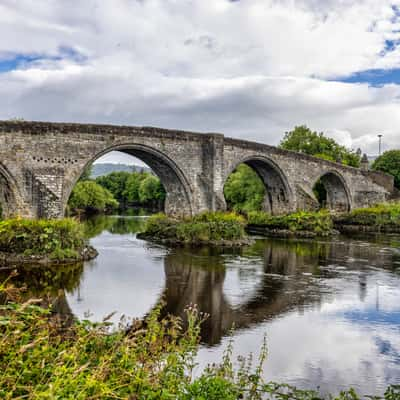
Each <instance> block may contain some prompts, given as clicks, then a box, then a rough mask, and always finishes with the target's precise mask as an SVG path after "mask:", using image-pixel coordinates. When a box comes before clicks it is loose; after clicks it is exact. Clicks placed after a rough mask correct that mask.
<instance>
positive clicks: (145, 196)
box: [139, 174, 165, 204]
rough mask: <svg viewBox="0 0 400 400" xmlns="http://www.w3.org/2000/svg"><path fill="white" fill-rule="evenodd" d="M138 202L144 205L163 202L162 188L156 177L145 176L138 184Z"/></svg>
mask: <svg viewBox="0 0 400 400" xmlns="http://www.w3.org/2000/svg"><path fill="white" fill-rule="evenodd" d="M143 175H144V174H143ZM139 200H140V202H141V203H144V204H146V203H161V202H162V201H164V200H165V190H164V187H163V186H162V184H161V182H160V180H159V179H158V178H157V177H155V176H154V175H151V174H147V176H146V177H145V178H144V179H143V180H142V181H141V182H140V186H139Z"/></svg>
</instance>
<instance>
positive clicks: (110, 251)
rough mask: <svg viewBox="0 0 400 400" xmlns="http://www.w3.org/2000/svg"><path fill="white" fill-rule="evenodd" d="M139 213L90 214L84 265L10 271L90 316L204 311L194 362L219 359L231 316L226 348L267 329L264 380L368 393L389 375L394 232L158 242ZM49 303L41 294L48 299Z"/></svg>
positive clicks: (397, 307)
mask: <svg viewBox="0 0 400 400" xmlns="http://www.w3.org/2000/svg"><path fill="white" fill-rule="evenodd" d="M143 222H144V219H143V218H136V217H124V218H121V217H117V216H116V217H99V218H97V219H95V220H89V221H87V222H86V232H87V235H88V237H91V238H92V239H91V241H92V243H93V245H94V246H95V247H96V248H97V249H98V250H99V257H98V258H97V259H96V260H93V261H91V262H89V263H85V266H84V267H83V266H82V265H76V266H73V267H68V268H60V267H57V269H51V268H50V269H43V268H42V267H40V268H25V267H24V268H21V270H20V275H19V277H18V280H19V282H20V284H23V283H25V284H26V285H27V286H28V289H29V290H30V295H32V296H35V297H37V296H42V295H44V296H45V297H46V298H47V299H51V301H52V303H53V304H55V309H56V310H57V311H58V312H60V313H64V314H70V313H71V311H72V312H73V313H74V314H75V315H76V316H77V317H79V318H83V317H87V316H88V312H89V311H90V312H91V316H90V318H91V319H93V320H101V319H102V318H103V317H104V316H105V315H107V314H109V313H110V312H112V311H117V312H118V313H117V315H116V316H115V319H114V320H115V321H117V320H118V319H119V317H120V315H121V314H125V315H130V316H132V317H139V318H142V317H144V316H145V315H147V314H148V313H149V312H150V311H151V309H152V308H153V307H155V306H156V305H157V304H159V303H160V302H161V301H162V300H164V301H165V303H164V304H165V305H164V308H163V309H162V313H163V314H164V315H165V314H167V313H171V314H174V315H178V316H181V317H182V318H184V316H185V312H184V310H185V308H186V306H187V305H188V304H190V303H195V304H197V305H198V307H199V308H200V310H201V311H203V312H206V313H208V314H210V317H209V319H208V320H207V321H206V322H205V323H204V324H203V326H202V331H201V335H202V340H203V342H204V344H205V345H204V346H203V347H202V348H201V350H200V353H199V358H198V361H199V363H200V365H204V364H206V363H208V362H212V361H216V360H218V359H220V356H221V352H222V351H223V348H224V346H225V345H226V341H227V335H228V332H229V331H230V330H231V328H232V326H235V328H236V330H235V334H234V336H235V343H236V349H237V352H238V354H248V353H249V352H254V353H257V350H258V348H259V345H260V343H261V341H262V337H263V335H264V334H265V333H267V335H268V343H269V353H270V355H269V362H268V364H267V365H268V367H267V370H266V379H274V380H278V381H287V382H291V383H293V384H296V385H298V386H302V387H310V386H312V387H317V386H321V388H322V390H323V391H333V392H335V391H338V390H340V389H341V388H343V387H345V386H350V385H351V386H356V387H357V388H358V389H360V390H361V391H362V392H364V393H378V392H379V391H381V390H382V388H383V387H384V386H385V385H387V384H389V383H400V335H399V333H400V332H399V330H400V328H399V326H400V325H399V323H400V294H399V290H398V287H399V283H400V277H399V273H400V252H399V249H398V245H399V243H400V239H399V236H377V237H375V238H371V237H370V238H368V239H367V238H358V239H357V240H356V239H349V238H340V239H336V240H334V241H329V240H324V241H287V240H286V241H285V240H265V239H260V240H257V241H256V243H255V244H254V245H252V246H249V247H246V248H243V249H215V248H197V249H187V248H178V249H167V248H165V247H162V246H154V245H151V244H149V243H146V242H144V241H141V240H139V239H137V238H136V236H135V232H137V231H138V230H139V229H140V228H141V225H142V224H143ZM48 301H49V300H48Z"/></svg>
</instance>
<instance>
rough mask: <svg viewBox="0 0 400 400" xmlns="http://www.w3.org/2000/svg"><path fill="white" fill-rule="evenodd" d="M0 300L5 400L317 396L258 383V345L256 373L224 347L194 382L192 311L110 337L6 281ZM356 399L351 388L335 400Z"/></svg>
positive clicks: (388, 399) (305, 399) (396, 395)
mask: <svg viewBox="0 0 400 400" xmlns="http://www.w3.org/2000/svg"><path fill="white" fill-rule="evenodd" d="M0 296H1V297H3V298H5V301H4V305H2V306H0V368H1V371H2V374H0V397H1V398H4V399H16V398H21V399H22V398H23V399H72V398H74V399H137V400H138V399H178V400H205V399H207V400H234V399H240V398H242V399H254V400H259V399H278V400H289V399H294V400H320V399H322V396H321V395H320V394H319V393H317V392H315V391H307V390H299V389H296V388H294V387H292V386H289V385H286V384H277V383H265V382H264V381H263V379H262V371H263V366H264V362H265V360H266V356H267V348H266V343H265V342H264V344H263V346H262V349H261V352H260V354H261V355H260V357H259V359H258V362H257V365H256V366H255V368H253V365H252V357H248V358H247V359H245V358H240V359H238V365H237V366H236V367H234V363H233V362H232V349H233V347H232V342H230V344H229V345H228V347H227V349H226V351H225V354H224V356H223V358H222V360H221V362H220V363H219V364H213V365H210V366H208V367H207V368H206V369H205V370H204V371H203V372H202V373H201V374H200V375H197V376H196V377H193V369H194V367H195V365H196V364H195V356H196V352H197V348H198V343H199V334H200V324H201V323H202V321H203V320H204V316H203V315H201V314H200V313H199V312H198V310H197V308H196V307H195V306H191V307H188V308H187V326H186V328H185V329H184V328H183V324H182V321H181V320H180V319H178V318H175V317H172V316H169V317H168V318H166V319H163V320H160V308H156V309H155V310H154V311H153V312H152V313H151V314H150V315H149V317H148V318H147V319H146V321H145V322H144V323H142V322H140V321H136V322H135V323H134V324H133V328H132V330H131V331H129V332H127V331H126V330H122V329H121V330H118V331H116V332H112V333H110V331H109V324H108V323H107V321H104V322H103V323H96V324H94V323H90V322H88V321H80V322H79V321H74V322H72V324H70V325H67V326H66V325H65V324H64V323H63V321H61V320H59V319H58V318H57V317H56V316H54V315H53V314H52V312H51V309H49V308H44V307H41V306H40V300H37V299H36V300H35V299H32V300H29V301H27V302H22V301H21V292H20V290H19V289H16V288H15V287H13V286H12V285H11V284H10V283H9V282H6V283H4V284H2V285H0ZM330 398H331V399H333V397H330ZM359 398H360V397H359V396H358V395H357V394H356V393H355V392H354V391H353V390H349V391H346V392H342V393H341V394H340V395H339V396H337V397H335V399H337V400H357V399H359ZM374 398H375V397H374ZM376 398H377V399H378V398H379V397H376ZM384 399H385V400H399V399H400V387H399V386H397V387H396V386H391V387H389V388H388V389H387V391H386V393H385V395H384Z"/></svg>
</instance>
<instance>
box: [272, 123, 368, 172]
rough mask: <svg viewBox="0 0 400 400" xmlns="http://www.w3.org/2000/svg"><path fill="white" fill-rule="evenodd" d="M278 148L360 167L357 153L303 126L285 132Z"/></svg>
mask: <svg viewBox="0 0 400 400" xmlns="http://www.w3.org/2000/svg"><path fill="white" fill-rule="evenodd" d="M279 147H281V148H282V149H285V150H293V151H298V152H301V153H305V154H309V155H312V156H314V157H318V158H322V159H325V160H329V161H336V162H342V163H343V164H345V165H349V166H351V167H359V166H360V161H361V158H360V154H359V153H358V152H355V151H353V150H348V149H347V148H346V147H344V146H341V145H339V144H338V143H337V142H336V141H335V140H334V139H332V138H328V137H326V136H325V135H324V134H323V133H322V132H320V133H317V132H312V131H311V130H310V129H309V128H307V126H305V125H302V126H296V127H295V128H294V130H292V131H290V132H286V133H285V136H284V138H283V140H282V141H281V143H280V145H279Z"/></svg>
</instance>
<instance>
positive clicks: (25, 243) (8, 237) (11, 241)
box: [0, 218, 85, 260]
mask: <svg viewBox="0 0 400 400" xmlns="http://www.w3.org/2000/svg"><path fill="white" fill-rule="evenodd" d="M84 245H85V239H84V232H83V227H82V226H81V225H80V224H79V223H78V222H77V221H75V220H74V219H71V218H65V219H61V220H27V219H18V218H16V219H7V220H4V221H1V222H0V251H1V252H5V253H15V254H23V255H44V256H48V257H50V258H55V259H58V260H62V259H65V258H71V257H72V258H75V257H76V256H77V254H78V252H80V251H81V250H82V249H83V247H84Z"/></svg>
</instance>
